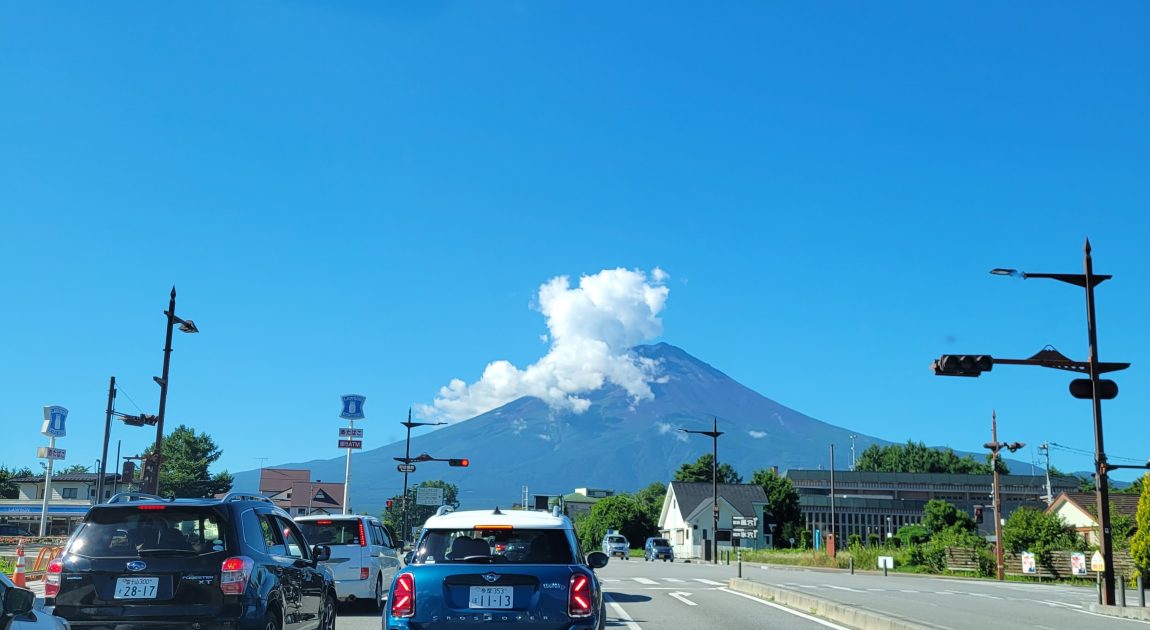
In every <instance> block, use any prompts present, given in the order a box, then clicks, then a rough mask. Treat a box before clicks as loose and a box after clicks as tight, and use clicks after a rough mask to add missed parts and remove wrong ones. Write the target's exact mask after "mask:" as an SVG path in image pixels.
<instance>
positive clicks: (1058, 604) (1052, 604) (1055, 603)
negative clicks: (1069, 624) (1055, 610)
mask: <svg viewBox="0 0 1150 630" xmlns="http://www.w3.org/2000/svg"><path fill="white" fill-rule="evenodd" d="M1042 603H1043V604H1049V605H1051V606H1065V607H1067V608H1074V609H1077V610H1082V606H1079V605H1078V604H1070V603H1067V602H1056V601H1054V600H1053V599H1044V600H1042Z"/></svg>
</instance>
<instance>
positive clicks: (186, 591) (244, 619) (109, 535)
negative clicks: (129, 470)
mask: <svg viewBox="0 0 1150 630" xmlns="http://www.w3.org/2000/svg"><path fill="white" fill-rule="evenodd" d="M330 553H331V552H330V550H329V549H328V548H327V547H326V546H323V545H316V546H315V547H311V546H309V545H308V544H307V540H306V539H305V538H304V537H303V535H302V534H301V533H300V530H299V528H298V527H297V526H296V524H295V523H294V522H293V521H292V519H291V517H290V516H288V514H287V512H284V511H283V510H281V509H280V508H278V507H276V506H275V505H274V504H272V502H271V501H270V500H268V499H267V498H265V497H261V496H256V495H250V494H240V493H232V494H229V495H227V496H225V497H224V498H222V499H165V498H162V497H157V496H153V495H145V494H138V493H131V494H119V495H116V496H114V497H112V498H111V499H110V500H109V501H108V503H105V504H103V505H94V506H92V508H91V509H90V510H88V513H87V514H86V515H85V516H84V522H83V523H82V524H81V525H80V527H79V529H77V530H76V532H75V533H74V534H73V535H72V537H71V538H70V539H69V540H68V545H67V547H65V549H64V553H63V554H62V555H61V556H60V557H59V558H57V559H55V560H53V561H52V563H51V564H50V565H49V567H48V574H47V577H46V579H45V598H46V603H47V604H48V605H54V606H55V608H54V610H53V613H54V614H55V615H57V616H60V617H63V618H65V619H67V620H68V621H69V622H70V623H71V624H72V627H73V628H91V629H108V630H111V629H113V628H135V627H147V628H164V627H171V628H196V629H199V630H217V629H220V630H222V629H225V628H226V629H229V630H240V629H246V628H259V629H260V630H305V629H311V628H318V629H320V630H333V629H334V628H335V601H336V600H335V583H334V581H333V580H332V576H331V572H330V571H329V570H328V569H326V568H325V567H324V566H323V565H321V564H320V562H322V561H324V560H327V559H328V557H329V556H330Z"/></svg>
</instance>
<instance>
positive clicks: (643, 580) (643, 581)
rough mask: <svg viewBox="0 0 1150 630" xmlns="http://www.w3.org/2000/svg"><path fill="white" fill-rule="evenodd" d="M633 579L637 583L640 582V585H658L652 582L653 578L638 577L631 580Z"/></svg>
mask: <svg viewBox="0 0 1150 630" xmlns="http://www.w3.org/2000/svg"><path fill="white" fill-rule="evenodd" d="M631 579H632V580H635V581H636V582H638V583H640V584H658V582H656V581H655V580H652V579H651V578H645V577H637V578H631Z"/></svg>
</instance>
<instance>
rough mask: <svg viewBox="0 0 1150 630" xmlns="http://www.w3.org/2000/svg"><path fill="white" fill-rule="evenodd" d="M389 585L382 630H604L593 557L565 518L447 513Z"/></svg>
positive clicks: (600, 559) (601, 559)
mask: <svg viewBox="0 0 1150 630" xmlns="http://www.w3.org/2000/svg"><path fill="white" fill-rule="evenodd" d="M408 556H409V557H408V563H409V564H408V565H407V566H406V567H404V568H403V569H402V570H400V571H399V572H398V573H397V574H396V575H395V578H394V579H393V580H392V582H391V591H390V596H389V597H388V607H387V612H386V614H385V615H384V617H383V630H456V629H463V628H470V629H474V628H475V627H476V626H477V625H479V624H482V623H488V622H489V623H497V624H499V626H500V627H501V628H512V627H513V628H523V629H530V630H602V628H603V624H604V615H603V590H602V587H601V585H600V584H599V579H598V578H597V577H595V572H594V569H598V568H600V567H604V566H606V565H607V556H606V555H604V554H603V553H601V552H598V551H595V552H591V553H589V554H587V556H586V558H584V556H583V554H582V552H581V551H580V549H579V543H578V539H577V538H576V537H575V530H574V528H573V527H572V526H571V521H570V520H568V519H567V517H566V516H562V515H560V514H559V512H558V510H555V512H554V513H548V512H541V511H540V512H532V511H510V512H506V513H505V512H501V511H499V508H495V510H493V511H492V510H478V511H468V512H451V511H449V510H447V509H446V508H440V511H439V512H438V513H437V514H436V515H435V516H433V517H431V518H429V519H427V522H426V523H425V524H424V526H423V531H422V532H421V533H420V535H419V541H418V542H417V543H416V546H415V550H414V551H412V552H411V553H409V554H408Z"/></svg>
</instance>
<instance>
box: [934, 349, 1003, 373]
mask: <svg viewBox="0 0 1150 630" xmlns="http://www.w3.org/2000/svg"><path fill="white" fill-rule="evenodd" d="M930 367H931V368H932V369H934V374H935V376H978V375H980V374H982V373H983V372H989V371H991V369H993V368H994V358H993V357H991V356H990V355H988V354H944V355H942V356H941V357H939V358H938V359H937V360H936V361H934V362H933V363H931V365H930Z"/></svg>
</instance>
